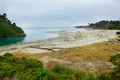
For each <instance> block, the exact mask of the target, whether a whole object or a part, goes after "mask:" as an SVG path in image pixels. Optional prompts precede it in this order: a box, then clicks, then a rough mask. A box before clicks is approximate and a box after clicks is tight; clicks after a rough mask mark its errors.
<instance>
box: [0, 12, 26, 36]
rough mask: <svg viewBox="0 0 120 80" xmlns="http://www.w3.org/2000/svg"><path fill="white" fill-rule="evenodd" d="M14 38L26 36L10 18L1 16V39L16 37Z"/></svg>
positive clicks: (4, 15)
mask: <svg viewBox="0 0 120 80" xmlns="http://www.w3.org/2000/svg"><path fill="white" fill-rule="evenodd" d="M14 36H25V33H24V31H23V30H22V29H21V28H20V27H18V26H16V23H12V22H11V21H10V20H9V19H8V18H7V14H6V13H3V14H0V37H14Z"/></svg>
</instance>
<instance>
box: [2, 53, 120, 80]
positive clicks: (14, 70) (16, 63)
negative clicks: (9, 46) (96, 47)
mask: <svg viewBox="0 0 120 80" xmlns="http://www.w3.org/2000/svg"><path fill="white" fill-rule="evenodd" d="M110 61H111V62H112V63H113V64H114V65H115V66H116V67H115V68H114V69H113V70H112V71H111V73H110V74H101V75H95V74H86V73H83V72H79V71H74V70H71V69H69V68H65V67H63V66H60V65H56V66H55V67H54V68H52V69H47V68H43V64H42V62H40V61H38V60H36V59H32V58H25V57H22V58H16V57H14V56H13V55H12V54H10V53H6V54H5V55H3V56H0V80H119V79H120V62H119V61H120V54H117V55H115V56H112V57H111V59H110Z"/></svg>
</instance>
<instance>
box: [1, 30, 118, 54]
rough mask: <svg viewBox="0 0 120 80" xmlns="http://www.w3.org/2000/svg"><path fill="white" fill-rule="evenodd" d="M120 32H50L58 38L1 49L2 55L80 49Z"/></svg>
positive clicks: (113, 36) (107, 39)
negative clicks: (18, 52)
mask: <svg viewBox="0 0 120 80" xmlns="http://www.w3.org/2000/svg"><path fill="white" fill-rule="evenodd" d="M117 31H119V30H94V29H93V30H86V31H82V32H80V31H75V32H70V31H48V32H49V33H52V34H58V37H55V38H49V39H43V40H37V41H32V42H24V43H18V44H13V45H8V46H1V47H0V52H1V53H0V55H3V54H4V53H7V52H10V53H14V52H17V51H20V52H23V53H31V54H35V53H44V52H51V51H57V50H60V49H65V48H72V47H79V46H84V45H89V44H93V43H99V42H104V41H109V40H110V39H113V38H116V37H117V35H116V32H117Z"/></svg>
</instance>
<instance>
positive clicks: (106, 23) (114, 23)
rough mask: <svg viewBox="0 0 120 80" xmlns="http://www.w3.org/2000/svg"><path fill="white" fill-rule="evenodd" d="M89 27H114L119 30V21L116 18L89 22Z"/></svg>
mask: <svg viewBox="0 0 120 80" xmlns="http://www.w3.org/2000/svg"><path fill="white" fill-rule="evenodd" d="M88 27H90V28H96V29H115V30H120V21H119V20H116V21H113V20H110V21H107V20H102V21H99V22H96V23H90V24H89V26H88Z"/></svg>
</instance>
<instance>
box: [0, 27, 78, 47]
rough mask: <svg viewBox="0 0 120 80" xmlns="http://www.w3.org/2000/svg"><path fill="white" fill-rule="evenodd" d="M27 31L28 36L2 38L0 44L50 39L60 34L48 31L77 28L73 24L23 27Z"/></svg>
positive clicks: (73, 29)
mask: <svg viewBox="0 0 120 80" xmlns="http://www.w3.org/2000/svg"><path fill="white" fill-rule="evenodd" d="M22 29H23V30H24V31H25V33H26V35H27V36H26V37H8V38H0V46H5V45H11V44H16V43H22V42H30V41H36V40H42V39H48V38H53V37H56V36H58V35H57V34H52V33H47V31H59V30H66V31H75V30H76V28H74V27H73V26H67V27H63V26H61V27H60V26H59V27H23V28H22Z"/></svg>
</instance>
